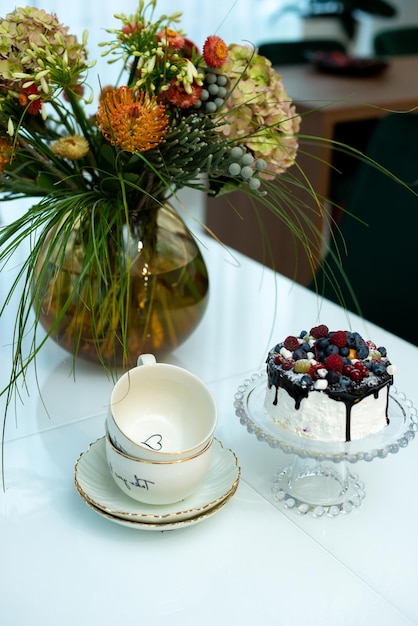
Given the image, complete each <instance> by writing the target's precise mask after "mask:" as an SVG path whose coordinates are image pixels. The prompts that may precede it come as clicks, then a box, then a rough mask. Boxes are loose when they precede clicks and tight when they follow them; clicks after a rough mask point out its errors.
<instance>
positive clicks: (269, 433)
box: [234, 370, 418, 463]
mask: <svg viewBox="0 0 418 626" xmlns="http://www.w3.org/2000/svg"><path fill="white" fill-rule="evenodd" d="M266 380H267V375H266V372H265V370H264V371H261V372H258V373H255V374H253V375H252V376H251V377H250V378H247V379H245V380H244V381H243V383H242V384H241V385H240V386H239V387H238V390H237V392H236V393H235V396H234V398H235V401H234V408H235V414H236V415H237V417H238V418H239V420H240V423H241V424H242V425H243V426H245V427H246V429H247V431H248V432H249V433H250V434H252V435H255V436H256V437H257V439H258V440H259V441H261V442H264V443H267V444H268V445H269V446H270V447H271V448H279V449H280V450H282V451H283V452H285V453H288V454H292V453H293V454H297V455H298V456H300V457H309V458H314V459H316V460H318V461H333V462H335V463H339V462H342V461H348V462H350V463H356V462H357V461H372V460H373V459H375V458H386V457H387V456H388V454H396V453H397V452H399V450H400V449H402V448H406V447H407V446H408V444H409V443H410V442H411V441H412V440H413V439H414V438H415V434H416V433H417V431H418V412H417V410H416V408H415V407H414V405H413V403H412V401H411V400H409V399H408V398H407V397H406V395H405V394H404V393H402V392H399V391H398V390H397V389H396V388H395V387H394V386H392V387H391V389H390V393H389V418H390V424H389V426H388V427H387V429H384V430H383V431H380V432H379V433H376V434H374V435H369V436H368V437H364V438H363V439H357V440H354V441H350V442H346V443H345V442H337V443H329V442H322V441H316V440H312V439H308V438H306V439H305V438H303V437H299V436H297V435H294V434H292V433H290V432H289V431H286V430H285V429H284V428H281V427H280V425H278V424H274V423H273V421H271V424H269V426H268V430H267V429H266V427H265V426H263V425H260V423H259V422H260V420H259V419H258V417H259V416H258V415H255V414H254V411H252V410H251V408H250V407H249V401H250V397H251V394H252V393H253V392H254V391H256V390H257V388H258V387H261V385H262V386H263V389H264V388H265V385H266V384H267V383H266ZM259 391H260V390H259ZM257 410H259V412H260V413H261V412H263V414H264V413H265V411H264V407H263V406H259V407H257ZM397 410H399V411H400V413H401V415H400V416H399V419H398V417H396V421H395V423H393V419H392V417H393V413H395V412H396V411H397ZM398 422H399V423H398Z"/></svg>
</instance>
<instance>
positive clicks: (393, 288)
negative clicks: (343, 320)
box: [309, 113, 418, 345]
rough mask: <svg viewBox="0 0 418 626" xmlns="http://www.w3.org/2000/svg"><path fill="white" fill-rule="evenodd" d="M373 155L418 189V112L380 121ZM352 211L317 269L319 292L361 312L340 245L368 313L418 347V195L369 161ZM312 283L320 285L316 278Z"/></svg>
mask: <svg viewBox="0 0 418 626" xmlns="http://www.w3.org/2000/svg"><path fill="white" fill-rule="evenodd" d="M366 153H367V155H368V156H369V157H370V158H372V159H374V160H375V161H376V162H378V163H379V164H380V165H382V166H384V167H385V168H386V169H387V170H389V171H390V172H391V173H392V174H394V175H396V176H398V177H399V178H400V179H402V180H403V181H404V182H405V183H408V185H410V186H411V187H412V188H413V189H414V190H415V192H417V193H418V114H417V115H415V114H412V113H408V114H401V113H400V114H390V115H388V116H386V117H384V118H382V119H380V120H379V121H378V122H377V125H376V127H375V130H374V133H373V134H372V136H371V139H370V142H369V145H368V148H367V151H366ZM346 211H347V213H344V215H343V216H342V218H341V221H340V223H339V226H340V231H341V232H340V233H339V232H338V230H336V231H335V236H336V241H337V243H336V244H333V245H332V246H331V251H330V252H329V253H328V254H327V256H326V258H325V261H324V263H323V266H322V267H321V268H320V270H319V271H318V273H317V280H318V290H319V292H320V293H322V294H323V295H325V296H326V297H327V298H328V299H330V300H332V301H334V302H337V303H338V304H341V303H342V302H341V297H342V298H343V299H344V303H345V306H346V308H347V309H349V310H351V311H354V312H356V313H357V312H358V310H357V305H356V302H355V300H354V298H353V297H352V295H351V294H350V289H349V288H348V287H347V285H346V283H345V282H344V277H343V276H342V275H341V270H340V265H339V264H338V262H337V261H336V259H335V256H333V253H334V255H335V254H336V251H337V250H339V251H340V252H341V256H342V265H343V269H344V272H345V275H346V277H347V279H348V281H349V284H350V285H351V287H352V289H353V291H354V294H355V297H356V298H357V301H358V305H359V306H360V309H361V313H362V315H363V316H364V317H365V318H366V319H368V320H370V321H372V322H374V323H376V324H377V325H379V326H382V327H383V328H385V329H386V330H389V331H390V332H393V333H394V334H396V335H398V336H400V337H403V338H404V339H406V340H408V341H411V342H412V343H415V344H417V345H418V309H417V308H416V305H415V300H416V294H417V289H418V196H416V195H414V194H413V193H412V192H411V191H410V190H408V189H406V188H405V187H403V186H402V185H401V184H400V183H398V182H395V181H394V180H393V179H391V178H390V177H389V176H387V175H385V174H383V173H381V172H379V171H378V170H377V169H375V168H374V167H372V166H370V165H368V164H365V163H362V164H361V165H360V167H359V169H358V171H357V173H356V174H355V176H354V180H353V184H352V186H351V189H350V190H349V191H348V195H347V198H346ZM348 213H352V214H353V216H355V217H357V218H359V219H360V220H362V221H363V222H365V223H366V224H364V223H362V222H359V221H358V220H357V219H354V217H350V215H349V214H348ZM343 242H345V244H346V246H347V252H345V251H344V243H343ZM324 267H327V269H326V270H324ZM329 272H332V274H333V276H334V278H333V280H331V279H330V276H331V274H329ZM335 281H337V282H336V283H335ZM335 284H337V286H338V290H339V293H336V290H335ZM309 287H310V289H312V290H313V289H315V286H314V284H313V283H312V284H311V285H310V286H309Z"/></svg>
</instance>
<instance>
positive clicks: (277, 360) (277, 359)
mask: <svg viewBox="0 0 418 626" xmlns="http://www.w3.org/2000/svg"><path fill="white" fill-rule="evenodd" d="M282 361H283V357H282V356H281V355H280V354H276V356H275V357H274V363H275V365H281V363H282Z"/></svg>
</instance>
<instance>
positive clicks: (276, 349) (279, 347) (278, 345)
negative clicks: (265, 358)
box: [274, 343, 283, 352]
mask: <svg viewBox="0 0 418 626" xmlns="http://www.w3.org/2000/svg"><path fill="white" fill-rule="evenodd" d="M282 345H283V344H281V343H278V344H277V345H276V346H275V347H274V352H280V350H281V349H282Z"/></svg>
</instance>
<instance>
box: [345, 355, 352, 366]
mask: <svg viewBox="0 0 418 626" xmlns="http://www.w3.org/2000/svg"><path fill="white" fill-rule="evenodd" d="M343 363H344V365H352V363H351V359H349V358H348V356H343Z"/></svg>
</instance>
